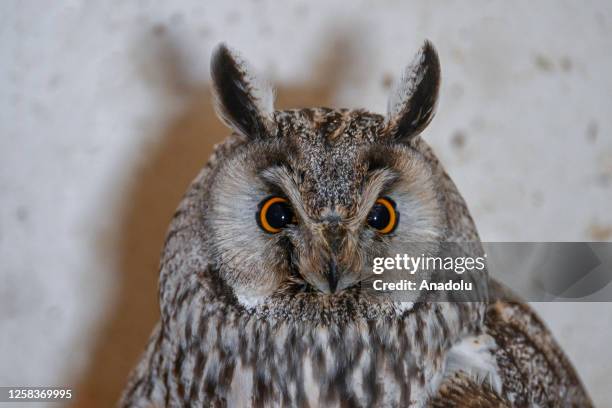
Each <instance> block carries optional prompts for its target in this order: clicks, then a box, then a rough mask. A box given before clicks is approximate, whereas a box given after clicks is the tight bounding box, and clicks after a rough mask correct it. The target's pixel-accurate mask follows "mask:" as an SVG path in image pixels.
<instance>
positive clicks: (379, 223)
mask: <svg viewBox="0 0 612 408" xmlns="http://www.w3.org/2000/svg"><path fill="white" fill-rule="evenodd" d="M390 221H391V214H390V213H389V210H388V209H387V207H385V206H384V205H382V204H374V207H372V209H371V210H370V213H369V214H368V224H369V225H370V226H371V227H372V228H376V229H378V230H381V229H384V228H386V227H387V225H389V222H390Z"/></svg>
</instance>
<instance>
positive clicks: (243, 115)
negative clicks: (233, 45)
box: [210, 44, 274, 139]
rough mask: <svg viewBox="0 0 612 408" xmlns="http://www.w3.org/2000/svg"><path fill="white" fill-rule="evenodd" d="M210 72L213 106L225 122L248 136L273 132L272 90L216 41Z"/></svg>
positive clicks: (255, 136)
mask: <svg viewBox="0 0 612 408" xmlns="http://www.w3.org/2000/svg"><path fill="white" fill-rule="evenodd" d="M210 72H211V76H212V83H213V93H214V98H215V109H216V111H217V114H218V115H219V117H220V118H221V120H223V121H224V122H225V124H226V125H228V126H229V127H231V128H232V129H234V130H235V131H236V132H238V133H240V134H242V135H243V136H245V137H247V138H250V139H255V138H263V137H267V136H269V135H271V134H272V133H274V120H273V117H272V114H273V112H274V90H273V89H272V87H271V86H270V85H269V84H268V83H266V82H265V81H262V80H260V79H258V78H256V77H255V76H254V75H253V73H252V71H251V70H250V69H249V66H248V64H247V62H246V61H244V60H243V59H242V58H241V57H240V56H239V55H238V54H237V53H236V52H234V51H232V50H230V49H229V48H228V47H227V46H226V45H225V44H219V45H218V46H217V48H215V50H214V51H213V53H212V58H211V63H210Z"/></svg>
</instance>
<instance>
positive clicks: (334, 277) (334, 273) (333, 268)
mask: <svg viewBox="0 0 612 408" xmlns="http://www.w3.org/2000/svg"><path fill="white" fill-rule="evenodd" d="M327 283H328V284H329V291H330V292H331V293H335V292H336V288H337V287H338V265H337V264H336V260H335V259H332V260H330V261H329V263H328V270H327Z"/></svg>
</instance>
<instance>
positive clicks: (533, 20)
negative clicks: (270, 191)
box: [0, 0, 612, 407]
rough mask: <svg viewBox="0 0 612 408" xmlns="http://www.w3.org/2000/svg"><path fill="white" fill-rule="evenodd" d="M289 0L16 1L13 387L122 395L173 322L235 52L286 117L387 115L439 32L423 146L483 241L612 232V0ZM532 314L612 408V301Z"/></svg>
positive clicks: (0, 144) (6, 107)
mask: <svg viewBox="0 0 612 408" xmlns="http://www.w3.org/2000/svg"><path fill="white" fill-rule="evenodd" d="M286 3H289V2H283V4H286ZM280 4H281V3H280V2H273V1H266V0H258V1H235V2H231V3H230V2H223V3H219V4H213V3H212V2H204V1H198V0H189V1H173V2H148V1H133V2H126V1H119V0H115V1H88V2H85V1H77V0H65V1H55V2H38V1H25V0H15V1H9V0H5V1H3V2H2V3H1V5H0V384H1V385H54V384H58V385H61V384H63V385H73V387H74V388H75V389H76V393H77V396H78V398H77V401H76V404H75V405H76V406H87V407H97V406H100V407H106V406H110V405H111V404H112V402H113V401H114V400H115V399H116V398H117V395H118V393H119V391H120V389H121V387H122V385H123V383H124V381H125V377H126V375H127V373H128V371H129V369H130V368H131V367H132V365H133V364H134V362H135V361H136V360H137V358H138V354H139V353H140V351H141V350H142V348H143V346H144V344H145V342H146V340H147V337H148V334H149V332H150V330H151V328H152V326H153V325H154V323H155V321H156V319H157V310H156V307H157V300H156V280H157V262H158V254H159V250H160V246H161V243H162V242H163V236H164V230H165V228H166V225H167V222H168V220H169V218H170V216H171V214H172V212H173V209H174V207H175V206H176V204H177V202H178V201H179V199H180V196H181V194H182V192H183V191H184V189H185V188H186V186H187V184H188V183H189V181H190V179H191V178H192V177H193V176H194V175H195V174H196V172H197V170H198V168H199V167H200V166H202V164H203V163H204V162H205V160H206V158H207V156H208V155H209V153H210V150H211V146H212V144H213V143H214V142H217V141H219V140H221V139H222V138H223V137H224V136H225V135H226V134H227V131H226V130H225V129H224V128H223V127H222V125H221V124H220V122H219V121H218V120H217V119H216V118H215V116H214V114H213V111H212V108H211V105H210V103H209V85H208V58H209V55H210V51H211V49H212V48H213V47H214V45H215V44H216V43H218V42H219V41H227V42H228V43H229V44H231V45H232V46H234V47H236V48H238V49H240V50H242V52H243V53H244V54H245V56H246V57H247V58H248V59H249V60H251V62H252V63H253V65H254V66H255V67H256V68H257V69H258V70H259V71H260V72H262V73H265V74H266V75H267V76H268V77H269V78H270V79H272V80H273V81H274V82H275V83H276V84H277V85H278V103H277V106H279V107H282V108H286V107H298V106H305V105H332V106H346V107H367V108H370V109H372V110H375V111H379V112H382V111H384V109H385V103H386V96H387V92H388V88H389V84H390V82H391V81H392V80H393V79H394V78H395V77H396V74H397V73H399V72H400V70H401V68H402V67H403V65H404V64H405V63H407V62H409V61H410V59H411V56H412V54H413V53H414V52H415V51H416V49H417V48H418V46H419V44H420V43H421V42H422V40H423V39H424V38H429V39H431V40H432V41H433V42H434V43H435V44H436V45H437V47H438V50H439V53H440V57H441V60H442V67H443V76H444V83H443V87H442V92H441V102H440V105H439V110H438V116H437V117H436V119H435V120H434V122H433V123H432V125H431V126H430V127H429V129H428V130H427V131H426V132H425V134H424V137H425V138H426V139H427V140H428V141H429V142H430V143H431V144H432V145H433V147H434V148H435V150H436V151H437V152H438V153H439V155H440V157H441V159H442V161H443V162H444V163H445V165H446V166H447V168H448V170H449V172H450V173H451V175H452V176H453V177H454V179H455V180H456V182H457V184H458V185H459V188H460V190H461V191H463V193H464V195H465V197H466V199H467V201H468V203H469V204H470V206H471V208H472V211H473V214H474V216H475V219H476V222H477V224H478V226H479V228H480V231H481V233H482V236H483V239H485V240H489V241H493V240H501V241H504V240H506V241H512V240H517V241H529V240H570V241H571V240H611V239H612V213H611V212H610V203H611V202H612V139H611V138H610V131H611V129H612V115H610V112H611V103H610V102H611V101H610V98H611V97H612V79H611V77H610V73H611V72H612V56H611V54H610V50H612V6H611V5H610V2H608V1H607V0H602V1H585V2H569V1H567V2H566V1H560V0H548V1H538V2H531V1H515V2H506V1H484V0H483V1H472V2H459V1H456V2H444V3H438V2H430V1H425V0H423V1H350V2H349V1H345V2H333V1H332V2H330V1H324V0H320V1H319V0H317V1H314V0H313V1H308V2H292V3H291V4H290V5H286V6H283V7H280V6H279V5H280ZM536 307H537V308H538V310H539V311H540V312H541V313H542V315H543V316H544V318H545V319H546V320H547V321H548V323H549V325H550V326H551V328H552V330H553V331H554V332H555V334H556V335H557V338H558V340H559V341H560V342H561V344H563V345H564V347H565V348H566V349H567V351H568V353H569V356H570V358H571V359H572V360H573V362H574V363H575V364H576V366H577V368H578V371H579V372H580V374H581V376H582V378H583V379H584V381H585V382H586V385H587V387H588V389H589V390H590V391H591V393H592V395H593V396H594V398H595V400H596V401H597V402H598V403H599V406H602V407H603V406H611V405H609V404H610V403H609V402H608V401H611V400H612V389H611V388H610V387H609V380H610V378H611V376H612V350H611V349H610V347H608V346H609V344H610V337H611V334H612V305H611V304H578V305H572V304H539V305H536ZM41 406H42V405H41Z"/></svg>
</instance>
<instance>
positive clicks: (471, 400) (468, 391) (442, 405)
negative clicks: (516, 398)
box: [428, 371, 512, 408]
mask: <svg viewBox="0 0 612 408" xmlns="http://www.w3.org/2000/svg"><path fill="white" fill-rule="evenodd" d="M511 406H512V405H511V404H510V403H509V402H508V401H506V400H504V399H503V398H502V397H500V396H499V394H497V393H496V392H495V391H493V389H492V388H491V387H490V386H489V385H488V384H486V383H485V384H479V383H477V382H475V381H474V380H473V379H472V377H471V376H469V375H468V374H466V373H465V372H462V371H460V372H457V373H455V374H454V375H453V376H452V377H449V378H447V379H445V380H444V382H443V383H442V385H441V386H440V388H439V390H438V393H437V394H436V396H435V398H434V399H433V400H431V401H429V405H428V407H429V408H459V407H461V408H484V407H487V408H488V407H491V408H510V407H511Z"/></svg>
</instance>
